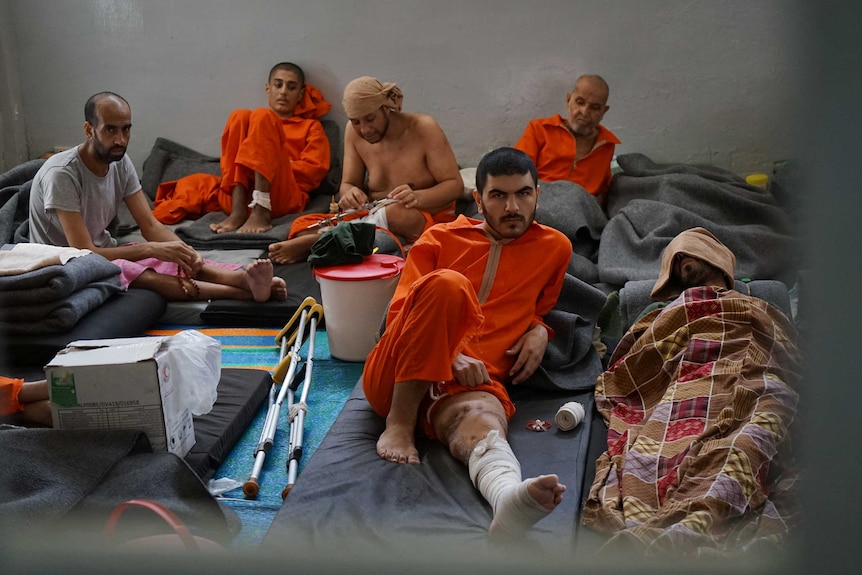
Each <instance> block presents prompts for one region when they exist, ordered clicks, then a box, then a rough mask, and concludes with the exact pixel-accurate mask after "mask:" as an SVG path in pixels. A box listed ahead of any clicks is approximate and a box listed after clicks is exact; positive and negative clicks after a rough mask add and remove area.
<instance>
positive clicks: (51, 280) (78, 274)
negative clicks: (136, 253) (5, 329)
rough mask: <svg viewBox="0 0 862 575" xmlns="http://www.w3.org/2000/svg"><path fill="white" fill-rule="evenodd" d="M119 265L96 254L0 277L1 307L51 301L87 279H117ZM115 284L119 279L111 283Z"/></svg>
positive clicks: (117, 283)
mask: <svg viewBox="0 0 862 575" xmlns="http://www.w3.org/2000/svg"><path fill="white" fill-rule="evenodd" d="M119 274H120V268H119V267H117V266H116V265H114V264H112V263H111V262H110V261H108V260H107V259H105V258H104V257H102V256H100V255H99V254H87V255H86V256H82V257H77V258H72V259H71V260H69V261H68V262H67V263H66V264H65V265H53V266H45V267H43V268H39V269H36V270H33V271H30V272H27V273H23V274H18V275H13V276H0V292H2V294H3V305H4V306H13V305H14V306H21V305H23V306H28V305H37V304H44V303H47V302H54V301H57V300H60V299H63V298H65V297H66V296H68V295H70V294H72V293H73V292H76V291H78V290H80V289H82V288H84V287H86V286H87V285H88V284H90V283H91V282H96V281H104V280H109V281H110V280H111V279H112V278H113V279H117V276H118V275H119ZM112 283H116V285H119V281H116V282H112Z"/></svg>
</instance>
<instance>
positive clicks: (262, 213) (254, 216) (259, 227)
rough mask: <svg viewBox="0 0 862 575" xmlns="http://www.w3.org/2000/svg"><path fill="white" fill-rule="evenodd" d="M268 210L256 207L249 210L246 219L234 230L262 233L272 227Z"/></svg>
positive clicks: (245, 232)
mask: <svg viewBox="0 0 862 575" xmlns="http://www.w3.org/2000/svg"><path fill="white" fill-rule="evenodd" d="M270 222H271V220H270V212H269V210H259V209H258V208H257V207H256V208H255V209H253V210H252V211H251V214H249V216H248V219H247V220H246V221H245V223H244V224H243V225H242V226H240V227H239V228H238V229H237V230H236V231H237V233H240V234H262V233H263V232H266V231H269V230H271V229H272V223H270Z"/></svg>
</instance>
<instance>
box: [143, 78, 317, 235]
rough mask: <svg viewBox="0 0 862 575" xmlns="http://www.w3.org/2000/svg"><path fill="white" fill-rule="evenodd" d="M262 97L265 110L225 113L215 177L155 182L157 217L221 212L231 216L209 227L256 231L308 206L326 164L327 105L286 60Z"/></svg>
mask: <svg viewBox="0 0 862 575" xmlns="http://www.w3.org/2000/svg"><path fill="white" fill-rule="evenodd" d="M266 95H267V98H268V101H269V107H268V108H257V109H255V110H235V111H234V112H233V113H231V115H230V117H229V118H228V120H227V124H226V125H225V129H224V133H223V134H222V140H221V173H222V176H221V178H220V179H219V178H218V177H216V176H212V175H209V174H192V175H190V176H186V177H185V178H181V179H180V180H178V181H176V182H168V183H164V184H162V185H161V186H159V190H158V192H157V193H156V200H155V202H154V204H155V208H154V209H153V213H154V214H155V216H156V218H157V219H158V220H159V221H161V222H162V223H167V224H171V223H176V222H178V221H180V220H182V219H183V218H185V217H187V216H197V215H200V214H203V213H206V212H211V211H218V210H223V211H224V212H225V213H227V214H229V215H228V217H227V218H226V219H224V220H223V221H221V222H219V223H216V224H212V225H211V226H210V227H211V228H212V229H213V231H215V232H218V233H222V232H232V231H237V232H242V233H259V232H265V231H267V230H269V229H270V228H271V227H272V225H271V221H272V219H273V218H278V217H281V216H284V215H286V214H292V213H296V212H301V211H302V210H303V209H304V208H305V204H306V203H307V202H308V193H309V192H310V191H312V190H314V189H316V188H317V187H318V186H319V185H320V182H321V181H323V178H324V177H325V176H326V172H327V171H328V170H329V162H330V149H329V140H328V139H327V138H326V134H325V132H324V130H323V126H322V125H321V123H320V121H319V120H318V118H320V117H322V116H323V115H324V114H326V113H327V112H329V110H330V108H331V107H332V105H331V104H330V103H329V102H327V101H326V100H325V99H324V97H323V94H321V93H320V91H319V90H318V89H317V88H315V87H314V86H311V85H310V84H306V83H305V74H304V72H303V71H302V69H301V68H300V67H299V66H297V65H296V64H292V63H290V62H282V63H280V64H276V65H275V66H273V68H272V70H270V73H269V79H268V80H267V83H266Z"/></svg>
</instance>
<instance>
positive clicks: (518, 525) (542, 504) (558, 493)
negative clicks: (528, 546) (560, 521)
mask: <svg viewBox="0 0 862 575" xmlns="http://www.w3.org/2000/svg"><path fill="white" fill-rule="evenodd" d="M565 490H566V486H565V485H563V484H562V483H560V479H559V477H557V476H556V475H539V476H538V477H533V478H532V479H526V480H524V481H522V482H521V483H520V484H519V485H517V486H516V487H513V488H511V489H510V490H509V492H508V493H506V494H505V495H504V496H503V498H502V500H501V501H500V503H499V504H498V506H497V509H496V510H495V512H494V519H493V520H492V521H491V528H490V529H489V533H490V535H491V537H495V538H498V537H507V536H513V535H514V536H517V535H521V534H523V533H524V532H526V531H527V529H529V528H530V527H532V526H533V524H535V523H536V522H537V521H539V520H540V519H541V518H542V517H544V516H545V515H547V514H548V513H550V512H551V511H553V510H554V509H555V508H556V507H557V505H559V504H560V501H562V500H563V492H564V491H565Z"/></svg>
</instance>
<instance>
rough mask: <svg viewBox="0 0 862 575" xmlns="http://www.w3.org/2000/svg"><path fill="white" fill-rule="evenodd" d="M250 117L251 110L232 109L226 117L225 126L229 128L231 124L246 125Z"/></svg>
mask: <svg viewBox="0 0 862 575" xmlns="http://www.w3.org/2000/svg"><path fill="white" fill-rule="evenodd" d="M250 118H251V110H246V109H244V108H241V109H239V110H234V111H233V112H231V113H230V116H228V118H227V127H228V128H230V127H233V126H248V122H249V119H250Z"/></svg>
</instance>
